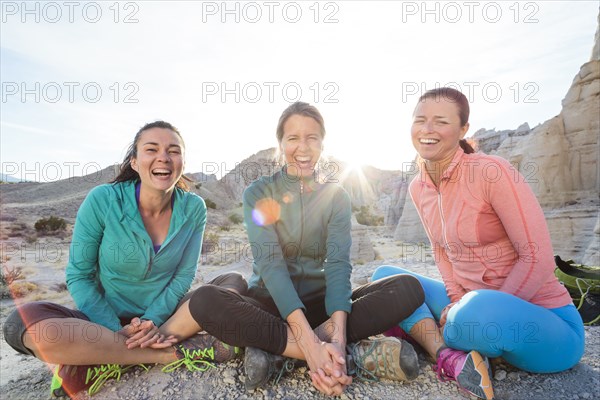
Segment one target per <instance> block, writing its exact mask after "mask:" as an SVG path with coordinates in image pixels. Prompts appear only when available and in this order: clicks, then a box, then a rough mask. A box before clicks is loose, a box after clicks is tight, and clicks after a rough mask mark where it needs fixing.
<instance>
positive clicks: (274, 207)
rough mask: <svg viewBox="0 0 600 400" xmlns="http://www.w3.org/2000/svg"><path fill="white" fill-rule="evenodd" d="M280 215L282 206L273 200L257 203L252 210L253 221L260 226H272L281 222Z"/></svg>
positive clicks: (267, 199) (262, 200) (263, 200)
mask: <svg viewBox="0 0 600 400" xmlns="http://www.w3.org/2000/svg"><path fill="white" fill-rule="evenodd" d="M280 215H281V206H280V205H279V203H278V202H277V201H275V200H274V199H272V198H266V199H261V200H259V201H257V202H256V204H255V206H254V210H252V220H253V221H254V223H255V224H256V225H258V226H266V225H272V224H274V223H275V222H277V221H278V220H279V216H280Z"/></svg>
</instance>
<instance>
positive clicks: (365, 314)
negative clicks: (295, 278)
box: [190, 275, 424, 354]
mask: <svg viewBox="0 0 600 400" xmlns="http://www.w3.org/2000/svg"><path fill="white" fill-rule="evenodd" d="M423 301H424V292H423V288H422V287H421V284H420V283H419V281H418V280H417V279H416V278H415V277H413V276H410V275H397V276H391V277H389V278H385V279H381V280H378V281H376V282H371V283H367V284H365V285H362V286H360V287H358V288H356V289H354V290H353V291H352V312H351V313H350V314H349V315H348V320H347V322H346V340H347V342H348V343H352V342H355V341H358V340H360V339H365V338H367V337H369V336H371V335H377V334H379V333H382V332H384V331H386V330H388V329H390V328H392V327H393V326H395V325H397V324H398V323H399V322H400V321H402V320H404V319H405V318H407V317H408V316H409V315H411V314H412V313H413V312H414V311H415V310H416V309H417V308H418V307H419V306H420V305H421V304H423ZM304 305H305V307H306V312H305V315H306V318H307V320H308V322H309V324H310V326H311V327H312V328H313V329H314V328H316V327H317V326H319V325H321V324H322V323H323V322H325V321H327V319H328V318H329V316H328V315H327V313H326V311H325V299H324V296H323V297H321V298H318V299H316V300H314V301H312V302H310V303H305V304H304ZM190 312H191V314H192V316H193V317H194V319H195V320H196V322H198V324H199V325H200V326H201V327H202V328H203V329H204V330H206V331H207V332H208V333H210V334H211V335H213V336H215V337H217V338H218V339H220V340H222V341H223V342H225V343H227V344H229V345H233V346H238V347H247V346H252V347H258V348H261V349H263V350H266V351H268V352H270V353H272V354H282V353H283V352H284V350H285V347H286V345H287V340H288V337H287V323H286V322H285V321H284V320H283V319H282V318H281V316H280V314H279V312H278V310H277V306H276V305H275V303H274V302H273V300H272V299H271V298H268V299H260V300H259V299H256V298H253V297H249V296H243V295H239V294H237V293H234V292H232V291H230V290H225V289H223V288H222V287H218V286H214V285H206V286H202V287H200V288H198V289H197V290H196V291H195V292H194V293H193V294H192V296H191V298H190Z"/></svg>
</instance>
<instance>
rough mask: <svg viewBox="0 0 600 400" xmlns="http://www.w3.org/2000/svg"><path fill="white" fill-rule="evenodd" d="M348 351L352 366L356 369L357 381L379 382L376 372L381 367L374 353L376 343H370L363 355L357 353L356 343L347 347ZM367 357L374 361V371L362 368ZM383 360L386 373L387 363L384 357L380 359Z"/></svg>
mask: <svg viewBox="0 0 600 400" xmlns="http://www.w3.org/2000/svg"><path fill="white" fill-rule="evenodd" d="M348 349H349V350H350V351H349V352H350V356H351V357H352V360H353V361H354V365H355V367H356V371H354V372H355V374H356V377H357V378H358V379H359V380H362V381H368V382H379V378H378V377H377V375H376V372H377V371H378V370H379V369H380V367H381V365H380V364H379V360H378V358H379V357H378V354H377V352H376V351H375V350H376V349H377V342H372V343H371V344H370V345H369V347H368V348H367V349H366V350H365V352H364V353H362V354H361V353H360V351H359V346H358V344H356V343H352V344H350V345H348ZM368 357H373V359H374V361H375V365H376V368H375V371H373V372H371V371H369V370H368V369H366V368H365V367H364V365H365V364H366V362H365V360H366V359H367V358H368ZM382 359H383V370H384V371H387V369H388V361H387V359H386V357H382Z"/></svg>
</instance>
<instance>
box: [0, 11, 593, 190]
mask: <svg viewBox="0 0 600 400" xmlns="http://www.w3.org/2000/svg"><path fill="white" fill-rule="evenodd" d="M1 3H2V4H1V7H2V17H1V18H2V20H1V25H0V80H1V82H2V92H1V96H2V99H1V103H0V106H1V110H0V143H1V146H0V159H1V164H2V171H1V172H2V173H5V174H11V175H13V176H15V177H18V178H23V179H27V180H38V181H54V180H58V179H64V178H68V177H69V176H71V175H82V174H86V173H93V172H96V171H97V170H98V169H100V168H104V167H106V166H108V165H112V164H115V163H118V162H120V161H121V160H122V158H123V156H124V154H125V150H126V148H127V146H128V145H129V143H130V142H131V140H132V139H133V136H134V134H135V132H136V131H137V130H138V129H139V127H141V126H142V125H143V124H144V123H146V122H151V121H154V120H157V119H163V120H166V121H169V122H171V123H173V124H174V125H175V126H177V127H178V129H179V130H180V131H181V133H182V135H183V137H184V139H185V142H186V147H187V151H186V159H187V166H186V171H187V172H205V173H213V172H216V173H217V174H218V175H221V174H222V173H223V172H227V170H231V169H233V167H234V166H235V163H236V162H239V161H241V160H243V159H244V158H247V157H248V156H250V155H252V154H254V153H256V152H257V151H259V150H262V149H265V148H268V147H274V146H275V145H276V139H275V126H276V124H277V120H278V118H279V115H280V114H281V112H282V111H283V109H284V108H285V107H286V106H287V105H288V104H289V102H291V101H295V100H303V101H307V102H310V103H313V104H315V105H316V106H317V107H318V108H319V110H320V111H321V113H322V114H323V116H324V118H325V123H326V128H327V137H326V140H325V149H326V153H328V154H331V155H333V156H335V157H336V158H339V159H341V160H344V161H351V162H355V163H360V164H369V165H373V166H375V167H378V168H382V169H401V168H402V164H403V163H405V162H409V161H411V160H412V159H413V158H414V155H415V151H414V149H413V147H412V144H411V142H410V122H411V114H412V110H413V108H414V105H415V103H416V101H417V98H418V96H419V95H420V94H422V93H423V91H424V90H426V89H430V88H433V87H435V86H443V85H447V84H451V85H452V86H454V87H457V85H458V87H459V88H460V89H462V91H463V92H465V94H467V96H468V97H469V99H470V100H471V121H470V122H471V130H470V132H469V134H468V136H470V135H471V134H473V133H474V132H475V131H477V130H478V129H481V128H486V129H493V128H495V129H497V130H503V129H516V128H517V127H518V126H519V125H521V124H522V123H524V122H528V123H529V125H530V126H531V127H532V128H533V127H534V126H536V125H537V124H539V123H542V122H544V121H546V120H547V119H550V118H552V117H553V116H555V115H556V114H558V113H559V112H560V109H561V100H562V99H563V98H564V96H565V95H566V93H567V90H568V88H569V87H570V85H571V82H572V80H573V78H574V76H575V75H576V74H577V72H578V71H579V68H580V66H581V65H582V64H584V63H585V62H587V61H589V59H590V55H591V50H592V47H593V43H594V33H595V31H596V26H597V16H598V12H599V2H598V1H545V2H544V1H535V2H534V1H520V2H517V1H496V2H488V1H471V2H470V1H456V2H438V1H429V2H422V1H415V2H412V1H330V2H328V1H321V2H316V1H314V0H313V1H306V2H304V1H297V2H283V1H273V2H269V1H257V2H238V1H233V2H227V3H226V4H225V3H223V2H221V1H217V2H199V1H198V2H195V1H177V2H167V1H135V2H133V1H131V2H116V1H108V2H101V1H97V2H78V1H74V2H63V1H56V2H28V3H23V2H21V1H2V2H1ZM24 4H26V5H25V7H26V10H25V9H24V7H23V5H24ZM224 4H225V5H224ZM226 9H227V10H229V13H227V12H226V11H227V10H226ZM98 10H100V14H98ZM298 10H299V11H300V14H298V13H297V12H298ZM317 11H318V12H317ZM258 12H260V15H259V14H258ZM36 19H37V21H36ZM236 19H238V20H237V21H236ZM295 20H296V22H294V21H295ZM315 21H316V22H315ZM84 88H85V90H84ZM98 88H99V89H100V90H101V93H100V92H98V91H97V89H98ZM284 88H285V90H284ZM222 89H225V90H226V91H225V92H224V91H223V90H222ZM298 90H299V91H300V92H301V96H297V91H298ZM59 168H60V169H59Z"/></svg>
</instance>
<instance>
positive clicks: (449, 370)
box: [433, 349, 465, 382]
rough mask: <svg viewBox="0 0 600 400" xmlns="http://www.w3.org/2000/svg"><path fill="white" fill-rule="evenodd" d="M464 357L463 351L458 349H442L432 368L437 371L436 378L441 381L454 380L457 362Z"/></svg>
mask: <svg viewBox="0 0 600 400" xmlns="http://www.w3.org/2000/svg"><path fill="white" fill-rule="evenodd" d="M464 358H465V353H464V352H462V351H460V350H454V349H444V350H442V351H441V352H440V355H439V357H438V359H437V362H436V365H435V366H434V367H433V370H434V371H435V372H437V376H438V379H439V380H441V381H442V382H446V381H447V380H452V381H455V380H456V376H455V373H454V371H456V366H457V364H458V363H459V362H460V361H461V360H463V359H464Z"/></svg>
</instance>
